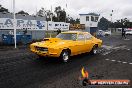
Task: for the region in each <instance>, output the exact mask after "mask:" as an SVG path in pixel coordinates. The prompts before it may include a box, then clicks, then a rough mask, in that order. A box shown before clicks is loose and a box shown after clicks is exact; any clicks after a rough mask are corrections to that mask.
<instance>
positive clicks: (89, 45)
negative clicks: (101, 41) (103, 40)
mask: <svg viewBox="0 0 132 88" xmlns="http://www.w3.org/2000/svg"><path fill="white" fill-rule="evenodd" d="M84 35H85V44H84V49H85V50H84V51H85V52H90V51H91V50H92V48H93V45H94V44H93V37H92V35H91V34H89V33H86V34H84Z"/></svg>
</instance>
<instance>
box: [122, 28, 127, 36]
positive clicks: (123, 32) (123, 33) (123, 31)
mask: <svg viewBox="0 0 132 88" xmlns="http://www.w3.org/2000/svg"><path fill="white" fill-rule="evenodd" d="M123 37H124V38H125V39H126V30H125V29H124V28H122V38H123Z"/></svg>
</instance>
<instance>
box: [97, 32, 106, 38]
mask: <svg viewBox="0 0 132 88" xmlns="http://www.w3.org/2000/svg"><path fill="white" fill-rule="evenodd" d="M97 36H100V37H104V36H105V32H104V31H103V30H98V31H97Z"/></svg>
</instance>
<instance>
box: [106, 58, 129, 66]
mask: <svg viewBox="0 0 132 88" xmlns="http://www.w3.org/2000/svg"><path fill="white" fill-rule="evenodd" d="M105 60H107V61H112V62H118V63H123V64H130V65H132V63H129V62H124V61H116V60H110V59H105Z"/></svg>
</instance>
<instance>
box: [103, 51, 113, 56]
mask: <svg viewBox="0 0 132 88" xmlns="http://www.w3.org/2000/svg"><path fill="white" fill-rule="evenodd" d="M109 53H111V51H109V52H105V53H103V55H107V54H109Z"/></svg>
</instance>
